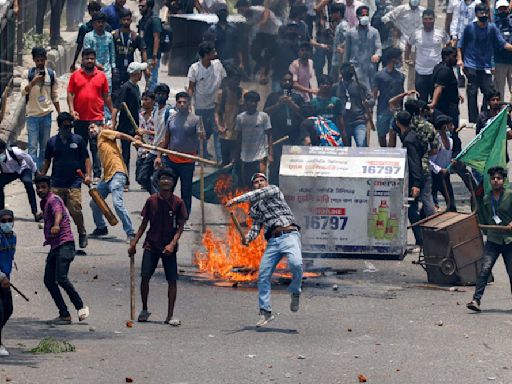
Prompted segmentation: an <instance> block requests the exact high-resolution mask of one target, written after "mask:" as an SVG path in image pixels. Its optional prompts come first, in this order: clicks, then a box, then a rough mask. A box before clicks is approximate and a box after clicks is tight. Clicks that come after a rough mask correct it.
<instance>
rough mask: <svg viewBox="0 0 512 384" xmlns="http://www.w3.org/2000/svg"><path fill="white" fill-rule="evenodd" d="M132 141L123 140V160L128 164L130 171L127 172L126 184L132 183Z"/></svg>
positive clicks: (127, 167) (127, 168)
mask: <svg viewBox="0 0 512 384" xmlns="http://www.w3.org/2000/svg"><path fill="white" fill-rule="evenodd" d="M131 144H132V143H131V142H129V141H128V140H121V152H122V154H123V161H124V164H125V165H126V170H127V171H128V173H127V174H126V180H127V181H126V185H130V154H131V150H132V146H131Z"/></svg>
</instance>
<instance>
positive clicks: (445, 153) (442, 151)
mask: <svg viewBox="0 0 512 384" xmlns="http://www.w3.org/2000/svg"><path fill="white" fill-rule="evenodd" d="M437 139H438V140H439V142H440V143H441V145H440V146H439V148H438V152H437V153H436V154H435V155H431V156H430V165H431V166H432V172H434V173H435V174H438V173H439V172H440V171H441V169H446V168H447V167H448V165H449V164H450V162H451V160H452V149H453V140H452V139H451V138H450V137H448V142H449V143H450V147H449V148H448V149H446V148H445V146H444V145H443V141H442V140H441V135H439V133H438V134H437Z"/></svg>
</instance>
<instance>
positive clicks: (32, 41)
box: [23, 32, 49, 55]
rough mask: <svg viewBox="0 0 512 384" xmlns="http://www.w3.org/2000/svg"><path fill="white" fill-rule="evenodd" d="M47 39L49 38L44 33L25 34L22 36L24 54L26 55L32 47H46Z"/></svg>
mask: <svg viewBox="0 0 512 384" xmlns="http://www.w3.org/2000/svg"><path fill="white" fill-rule="evenodd" d="M48 39H49V36H48V35H47V34H46V33H43V34H39V33H35V32H25V33H24V34H23V51H24V53H25V54H27V55H28V54H30V51H31V50H32V48H34V47H45V46H46V45H48Z"/></svg>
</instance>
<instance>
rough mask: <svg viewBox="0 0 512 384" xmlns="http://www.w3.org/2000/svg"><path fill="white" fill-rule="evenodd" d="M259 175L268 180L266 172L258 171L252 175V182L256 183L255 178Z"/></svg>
mask: <svg viewBox="0 0 512 384" xmlns="http://www.w3.org/2000/svg"><path fill="white" fill-rule="evenodd" d="M257 177H263V178H264V179H265V180H267V176H266V175H265V174H264V173H261V172H256V173H255V174H254V175H252V177H251V183H254V180H256V178H257Z"/></svg>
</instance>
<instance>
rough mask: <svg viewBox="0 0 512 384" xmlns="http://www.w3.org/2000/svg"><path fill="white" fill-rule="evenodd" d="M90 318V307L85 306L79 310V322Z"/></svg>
mask: <svg viewBox="0 0 512 384" xmlns="http://www.w3.org/2000/svg"><path fill="white" fill-rule="evenodd" d="M88 317H89V307H88V306H85V307H83V308H82V309H79V310H78V320H79V321H84V320H85V319H87V318H88Z"/></svg>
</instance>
